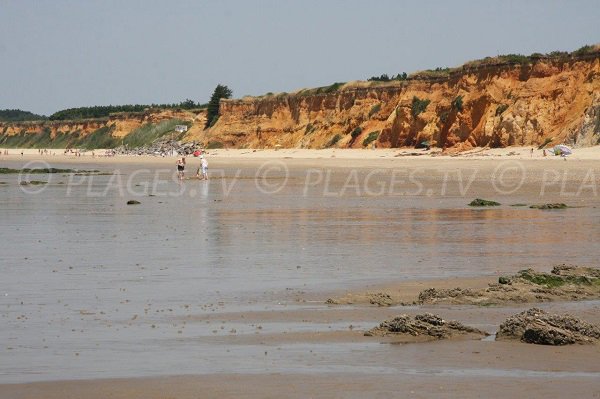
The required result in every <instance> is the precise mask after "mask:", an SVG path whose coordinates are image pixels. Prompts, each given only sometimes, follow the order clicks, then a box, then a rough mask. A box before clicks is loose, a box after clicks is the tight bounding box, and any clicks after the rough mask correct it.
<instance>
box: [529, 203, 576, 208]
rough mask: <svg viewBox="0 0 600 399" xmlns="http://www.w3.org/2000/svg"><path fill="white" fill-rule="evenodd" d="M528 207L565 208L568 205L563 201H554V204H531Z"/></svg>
mask: <svg viewBox="0 0 600 399" xmlns="http://www.w3.org/2000/svg"><path fill="white" fill-rule="evenodd" d="M530 208H532V209H565V208H568V206H567V205H566V204H563V203H555V204H541V205H531V206H530Z"/></svg>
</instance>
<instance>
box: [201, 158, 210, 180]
mask: <svg viewBox="0 0 600 399" xmlns="http://www.w3.org/2000/svg"><path fill="white" fill-rule="evenodd" d="M200 166H201V167H202V180H208V161H207V160H206V158H204V157H203V158H202V161H200Z"/></svg>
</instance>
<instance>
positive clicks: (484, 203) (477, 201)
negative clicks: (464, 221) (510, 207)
mask: <svg viewBox="0 0 600 399" xmlns="http://www.w3.org/2000/svg"><path fill="white" fill-rule="evenodd" d="M498 205H500V203H499V202H496V201H488V200H484V199H481V198H475V199H474V200H473V201H471V202H470V203H469V206H498Z"/></svg>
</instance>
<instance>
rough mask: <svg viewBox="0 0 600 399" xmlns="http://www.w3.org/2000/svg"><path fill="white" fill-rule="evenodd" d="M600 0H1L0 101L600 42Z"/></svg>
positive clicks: (72, 101)
mask: <svg viewBox="0 0 600 399" xmlns="http://www.w3.org/2000/svg"><path fill="white" fill-rule="evenodd" d="M598 21H600V7H599V2H598V1H597V0H590V1H587V0H573V1H552V0H545V1H538V0H522V1H510V0H507V1H491V0H487V1H486V0H479V1H477V0H472V1H467V0H452V1H427V0H413V1H401V0H395V1H394V0H390V1H388V0H377V1H366V0H362V1H359V0H345V1H342V0H316V1H315V0H301V1H300V0H299V1H292V0H279V1H278V0H245V1H244V0H239V1H233V0H229V1H228V0H221V1H200V0H197V1H191V0H171V1H159V0H144V1H141V0H118V1H115V0H71V1H67V0H35V1H34V0H0V109H5V108H11V109H12V108H18V109H23V110H28V111H32V112H34V113H39V114H44V115H49V114H52V113H54V112H56V111H58V110H61V109H65V108H71V107H78V106H93V105H109V104H113V105H115V104H151V103H173V102H180V101H182V100H185V99H186V98H189V99H192V100H194V101H198V102H201V103H204V102H208V100H209V98H210V95H211V94H212V92H213V90H214V88H215V86H216V85H217V84H219V83H221V84H225V85H227V86H228V87H229V88H230V89H232V90H233V96H234V98H240V97H243V96H246V95H262V94H265V93H267V92H274V93H277V92H284V91H285V92H291V91H295V90H297V89H301V88H307V87H318V86H325V85H329V84H332V83H334V82H346V81H351V80H366V79H367V78H369V77H371V76H375V75H377V76H379V75H381V74H383V73H387V74H388V75H392V74H396V73H399V72H407V73H411V72H415V71H418V70H423V69H428V68H436V67H453V66H458V65H462V64H463V63H464V62H466V61H469V60H474V59H479V58H484V57H486V56H494V55H498V54H508V53H519V54H531V53H534V52H541V53H546V52H550V51H554V50H561V51H572V50H576V49H578V48H580V47H581V46H583V45H585V44H594V43H599V42H600V23H598Z"/></svg>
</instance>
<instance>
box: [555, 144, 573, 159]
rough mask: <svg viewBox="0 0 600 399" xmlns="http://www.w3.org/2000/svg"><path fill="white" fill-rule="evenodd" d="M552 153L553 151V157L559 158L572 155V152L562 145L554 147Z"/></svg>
mask: <svg viewBox="0 0 600 399" xmlns="http://www.w3.org/2000/svg"><path fill="white" fill-rule="evenodd" d="M552 151H554V155H560V156H561V157H566V156H567V155H571V154H572V153H573V151H572V150H571V149H570V148H569V147H567V146H566V145H564V144H559V145H555V146H554V148H553V149H552Z"/></svg>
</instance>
